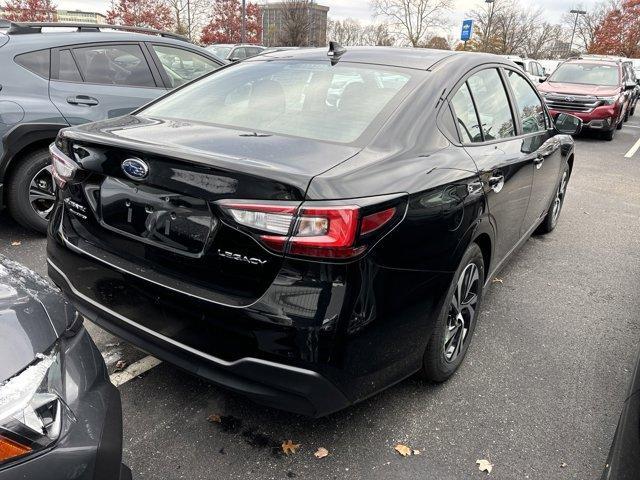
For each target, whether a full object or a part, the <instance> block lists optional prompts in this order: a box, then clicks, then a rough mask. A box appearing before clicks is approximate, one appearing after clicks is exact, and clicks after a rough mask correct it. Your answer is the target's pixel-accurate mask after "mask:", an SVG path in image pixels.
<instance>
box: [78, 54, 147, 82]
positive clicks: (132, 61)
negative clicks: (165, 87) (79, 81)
mask: <svg viewBox="0 0 640 480" xmlns="http://www.w3.org/2000/svg"><path fill="white" fill-rule="evenodd" d="M73 51H74V53H75V57H76V59H77V60H78V64H79V65H78V66H79V67H80V71H81V72H82V75H83V76H84V81H85V82H87V83H98V84H104V85H130V86H134V87H155V86H156V83H155V81H154V79H153V76H152V75H151V70H150V69H149V65H148V64H147V60H146V59H145V57H144V54H143V53H142V50H141V49H140V47H139V46H138V45H100V46H97V47H83V48H76V49H74V50H73Z"/></svg>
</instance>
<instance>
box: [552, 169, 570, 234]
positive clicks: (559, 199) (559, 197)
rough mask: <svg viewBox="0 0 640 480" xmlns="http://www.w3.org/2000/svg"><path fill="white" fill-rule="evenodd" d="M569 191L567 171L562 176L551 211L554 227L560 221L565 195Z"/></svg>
mask: <svg viewBox="0 0 640 480" xmlns="http://www.w3.org/2000/svg"><path fill="white" fill-rule="evenodd" d="M566 189H567V172H566V171H565V172H564V173H563V174H562V180H561V181H560V185H558V190H557V191H556V197H555V198H554V200H553V207H552V210H551V222H552V223H553V225H555V224H556V222H557V221H558V217H559V216H560V210H562V203H563V202H564V194H565V190H566Z"/></svg>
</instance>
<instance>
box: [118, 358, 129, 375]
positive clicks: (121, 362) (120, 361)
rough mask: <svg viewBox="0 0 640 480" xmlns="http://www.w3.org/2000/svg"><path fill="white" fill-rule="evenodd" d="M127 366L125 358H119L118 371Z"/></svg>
mask: <svg viewBox="0 0 640 480" xmlns="http://www.w3.org/2000/svg"><path fill="white" fill-rule="evenodd" d="M125 368H127V362H125V361H124V360H118V361H117V362H116V372H120V371H122V370H124V369H125Z"/></svg>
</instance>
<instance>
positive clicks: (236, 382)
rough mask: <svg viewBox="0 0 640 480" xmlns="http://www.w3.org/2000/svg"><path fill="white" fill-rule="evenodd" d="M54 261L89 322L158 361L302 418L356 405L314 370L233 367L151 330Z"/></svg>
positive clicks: (249, 364) (52, 268) (52, 267)
mask: <svg viewBox="0 0 640 480" xmlns="http://www.w3.org/2000/svg"><path fill="white" fill-rule="evenodd" d="M48 262H49V276H50V277H51V279H52V280H53V281H54V283H56V284H57V285H58V286H59V287H60V288H61V289H62V290H63V291H64V292H65V294H66V295H67V296H68V297H69V298H70V299H71V300H72V302H73V303H74V305H75V306H76V308H77V309H78V310H79V311H80V312H81V313H82V314H83V315H84V316H85V317H87V318H88V319H90V320H91V321H93V322H95V323H96V324H98V325H100V326H101V327H103V328H104V329H105V330H108V331H110V332H111V333H113V334H114V335H116V336H118V337H120V338H122V339H124V340H126V341H128V342H130V343H132V344H134V345H136V346H138V347H139V348H141V349H142V350H144V351H146V352H148V353H150V354H152V355H154V356H156V357H157V358H160V359H162V360H165V361H167V362H169V363H172V364H174V365H176V366H178V367H180V368H182V369H184V370H186V371H188V372H191V373H193V374H196V375H198V376H201V377H203V378H206V379H207V380H209V381H211V382H213V383H215V384H217V385H220V386H223V387H225V388H228V389H230V390H233V391H236V392H239V393H242V394H244V395H246V396H248V397H250V398H251V399H253V400H254V401H256V402H258V403H261V404H263V405H267V406H271V407H274V408H283V407H285V408H286V409H287V410H288V411H292V412H294V413H299V414H302V415H308V416H312V417H318V416H323V415H327V414H329V413H332V412H335V411H337V410H341V409H343V408H345V407H347V406H348V405H349V404H350V403H351V402H350V401H349V400H348V399H347V398H346V396H345V395H344V394H343V393H342V392H341V391H340V390H339V389H338V388H337V387H336V386H334V385H333V384H332V383H331V382H329V381H328V380H327V379H326V378H324V377H322V376H321V375H320V374H318V373H316V372H314V371H312V370H307V369H303V368H298V367H293V366H290V365H285V364H280V363H276V362H271V361H268V360H262V359H257V358H250V357H247V358H241V359H239V360H235V361H232V362H229V361H225V360H223V359H220V358H216V357H214V356H212V355H209V354H206V353H204V352H201V351H198V350H195V349H193V348H191V347H189V346H188V345H185V344H182V343H180V342H177V341H175V340H173V339H171V338H169V337H167V336H165V335H163V334H161V333H159V332H156V331H153V330H150V329H148V328H146V327H144V326H143V325H140V324H138V323H136V322H134V321H132V320H131V319H129V318H127V317H125V316H123V315H121V314H119V313H117V312H115V311H113V310H111V309H109V308H107V307H105V306H103V305H101V304H99V303H98V302H96V301H94V300H93V299H91V298H90V297H88V296H86V295H84V294H82V293H81V292H80V291H79V290H78V289H76V288H75V287H74V285H73V284H72V283H71V281H70V279H69V278H68V277H67V276H66V275H65V274H64V273H63V271H62V270H61V269H60V268H59V267H58V266H57V265H56V264H55V263H54V262H53V261H52V260H48Z"/></svg>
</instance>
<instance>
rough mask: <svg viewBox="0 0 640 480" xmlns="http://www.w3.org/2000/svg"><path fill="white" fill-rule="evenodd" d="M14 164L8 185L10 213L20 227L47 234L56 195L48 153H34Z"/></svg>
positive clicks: (38, 151)
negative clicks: (15, 165) (14, 167)
mask: <svg viewBox="0 0 640 480" xmlns="http://www.w3.org/2000/svg"><path fill="white" fill-rule="evenodd" d="M15 161H16V162H18V166H17V167H16V169H15V170H14V171H13V172H12V174H11V176H10V178H9V181H8V182H7V183H8V185H7V203H8V207H9V213H11V216H12V217H13V218H14V219H15V220H16V222H18V223H19V224H20V225H22V226H23V227H26V228H28V229H30V230H34V231H36V232H38V233H42V234H46V233H47V226H48V225H49V218H50V216H51V212H52V211H53V205H54V203H55V193H56V184H55V182H54V180H53V176H52V175H51V160H50V158H49V151H48V150H46V149H41V150H36V151H34V152H31V153H29V154H28V155H26V156H24V157H21V158H19V159H16V160H15Z"/></svg>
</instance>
